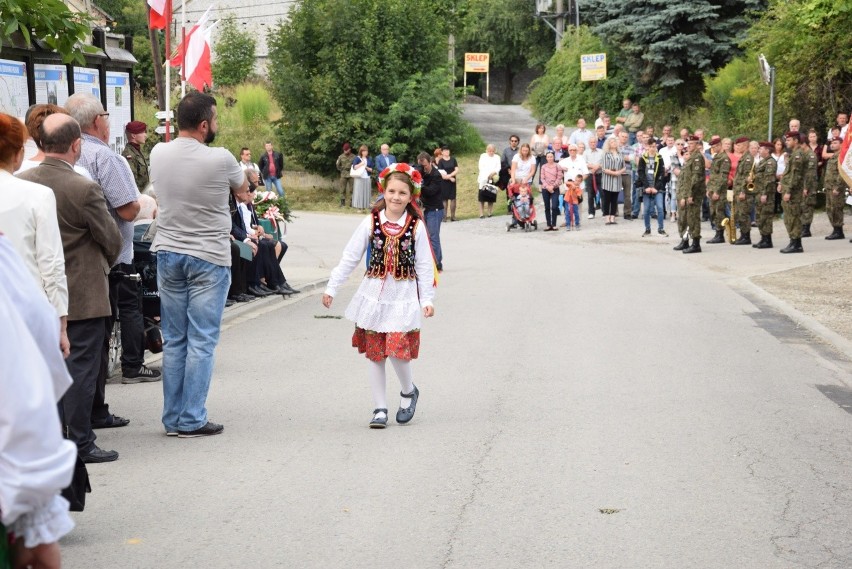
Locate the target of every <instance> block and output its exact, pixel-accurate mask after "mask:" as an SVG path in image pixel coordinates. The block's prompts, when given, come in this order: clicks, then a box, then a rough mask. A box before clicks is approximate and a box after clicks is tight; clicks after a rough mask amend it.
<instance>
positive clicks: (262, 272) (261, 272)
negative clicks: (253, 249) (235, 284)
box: [249, 239, 284, 287]
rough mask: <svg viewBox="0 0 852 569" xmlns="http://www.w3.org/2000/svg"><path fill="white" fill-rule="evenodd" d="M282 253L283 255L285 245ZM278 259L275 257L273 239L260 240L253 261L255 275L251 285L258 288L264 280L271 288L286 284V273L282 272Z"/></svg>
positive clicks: (282, 247)
mask: <svg viewBox="0 0 852 569" xmlns="http://www.w3.org/2000/svg"><path fill="white" fill-rule="evenodd" d="M281 251H282V254H283V252H284V246H283V245H282V246H281ZM278 259H279V258H278V257H277V256H276V255H275V242H274V241H272V240H271V239H260V240H259V241H258V243H257V253H256V254H255V256H254V258H253V259H252V261H251V262H252V268H253V269H254V274H253V275H252V281H251V282H249V284H250V285H252V286H257V285H258V284H260V279H262V278H263V279H266V284H267V285H268V286H270V287H275V286H278V285H281V284H284V273H283V272H281V265H280V264H279V262H278Z"/></svg>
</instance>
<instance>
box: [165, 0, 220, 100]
mask: <svg viewBox="0 0 852 569" xmlns="http://www.w3.org/2000/svg"><path fill="white" fill-rule="evenodd" d="M211 8H212V6H211V7H210V8H207V10H206V11H205V12H204V14H202V16H201V18H199V19H198V23H197V24H195V25H194V26H192V29H191V30H189V31H188V32H187V34H186V39H185V40H184V43H182V44H181V45H179V46H178V49H177V54H176V55H175V56H174V57H172V59H171V65H172V67H177V66H182V67H183V76H184V77H185V78H186V81H187V82H188V83H189V84H190V85H192V86H193V87H195V88H196V89H198V90H199V91H203V90H204V85H207V86H209V87H212V86H213V70H212V69H211V67H210V41H211V31H212V30H213V26H215V25H216V24H215V23H214V24H213V25H211V26H210V27H206V26H207V20H208V19H209V18H210V9H211Z"/></svg>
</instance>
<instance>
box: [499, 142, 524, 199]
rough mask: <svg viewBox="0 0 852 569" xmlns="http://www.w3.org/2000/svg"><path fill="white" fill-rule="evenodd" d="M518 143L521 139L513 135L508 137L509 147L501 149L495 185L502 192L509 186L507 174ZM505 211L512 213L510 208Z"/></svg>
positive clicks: (516, 151)
mask: <svg viewBox="0 0 852 569" xmlns="http://www.w3.org/2000/svg"><path fill="white" fill-rule="evenodd" d="M520 142H521V139H520V138H518V135H516V134H513V135H512V136H510V137H509V146H507V147H506V148H504V149H503V154H502V155H501V156H500V181H499V182H498V184H497V185H498V186H500V187H501V188H503V189H504V190H505V189H506V188H507V187H508V186H509V176H510V174H509V172H510V171H511V169H512V159H513V158H514V157H515V154H517V153H518V144H519V143H520ZM507 200H508V198H507ZM507 209H508V211H509V213H511V212H512V208H511V207H510V206H509V207H507Z"/></svg>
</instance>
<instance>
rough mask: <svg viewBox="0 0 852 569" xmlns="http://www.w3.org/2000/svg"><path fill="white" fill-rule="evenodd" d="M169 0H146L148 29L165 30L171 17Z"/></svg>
mask: <svg viewBox="0 0 852 569" xmlns="http://www.w3.org/2000/svg"><path fill="white" fill-rule="evenodd" d="M171 4H172V3H171V1H170V0H148V6H149V8H150V9H149V10H148V27H149V28H151V29H152V30H165V29H166V28H167V27H168V26H169V20H171V19H172V15H171V7H172V6H171Z"/></svg>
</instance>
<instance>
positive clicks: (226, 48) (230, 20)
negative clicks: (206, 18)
mask: <svg viewBox="0 0 852 569" xmlns="http://www.w3.org/2000/svg"><path fill="white" fill-rule="evenodd" d="M255 45H256V44H255V41H254V38H253V37H252V35H251V34H250V33H249V32H244V31H241V30H240V29H239V28H238V27H237V23H236V21H235V20H234V17H233V15H229V16H227V17H226V18H225V19H224V20H223V21H222V22H220V23H219V34H218V37H217V38H216V43H215V45H214V49H213V50H214V52H215V53H216V57H215V59H214V60H213V80H214V81H215V83H216V84H217V85H225V86H228V85H238V84H240V83H242V82H243V81H245V80H246V79H247V78H248V77H249V75H251V74H252V72H253V71H254V50H255Z"/></svg>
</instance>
